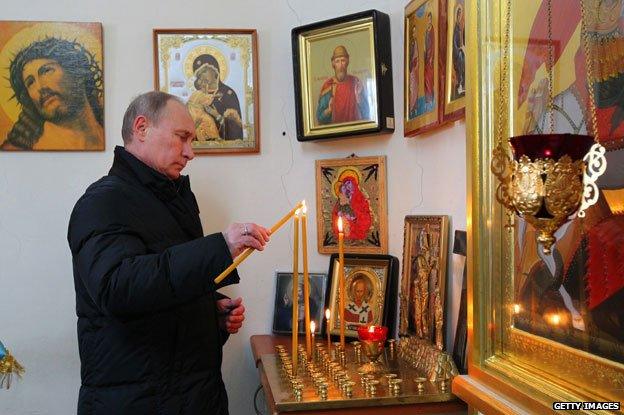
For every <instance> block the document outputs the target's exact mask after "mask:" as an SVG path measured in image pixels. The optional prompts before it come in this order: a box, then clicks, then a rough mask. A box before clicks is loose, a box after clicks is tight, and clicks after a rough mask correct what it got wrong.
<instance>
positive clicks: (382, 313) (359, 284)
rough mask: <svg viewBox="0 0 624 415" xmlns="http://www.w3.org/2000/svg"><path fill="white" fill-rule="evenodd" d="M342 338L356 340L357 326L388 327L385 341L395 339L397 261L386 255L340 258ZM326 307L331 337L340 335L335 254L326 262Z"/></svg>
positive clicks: (348, 255) (336, 256)
mask: <svg viewBox="0 0 624 415" xmlns="http://www.w3.org/2000/svg"><path fill="white" fill-rule="evenodd" d="M344 262H345V265H344V276H345V292H346V297H345V336H346V337H357V336H358V335H357V328H358V327H360V326H370V325H376V326H378V325H383V326H386V327H388V338H389V339H391V338H394V337H395V333H396V331H395V328H394V327H395V325H396V299H397V289H398V273H399V260H398V259H397V258H395V257H393V256H390V255H353V254H345V256H344ZM329 275H330V280H329V286H328V287H327V295H326V298H327V305H326V308H329V309H330V315H331V317H330V325H331V327H329V330H330V334H331V335H337V336H339V335H340V297H339V294H338V291H339V286H340V284H339V281H340V279H339V277H338V254H334V255H332V256H331V258H330V260H329Z"/></svg>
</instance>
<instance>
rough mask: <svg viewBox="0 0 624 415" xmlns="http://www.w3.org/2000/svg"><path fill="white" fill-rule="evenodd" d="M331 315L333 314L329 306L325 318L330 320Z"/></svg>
mask: <svg viewBox="0 0 624 415" xmlns="http://www.w3.org/2000/svg"><path fill="white" fill-rule="evenodd" d="M330 316H331V312H330V311H329V308H328V309H327V310H325V318H326V319H327V320H329V317H330Z"/></svg>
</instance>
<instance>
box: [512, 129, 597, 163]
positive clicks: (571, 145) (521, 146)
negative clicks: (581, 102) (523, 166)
mask: <svg viewBox="0 0 624 415" xmlns="http://www.w3.org/2000/svg"><path fill="white" fill-rule="evenodd" d="M509 142H510V143H511V146H512V147H513V149H514V159H515V160H516V161H517V160H520V157H522V156H527V157H528V158H529V159H531V161H535V160H537V159H545V158H550V159H553V160H555V161H557V160H559V159H560V158H561V157H563V156H564V155H568V156H569V157H570V158H571V159H572V160H581V159H583V157H585V154H587V152H588V151H589V149H590V148H591V146H592V145H593V144H594V137H592V136H589V135H580V134H528V135H519V136H515V137H511V138H510V139H509Z"/></svg>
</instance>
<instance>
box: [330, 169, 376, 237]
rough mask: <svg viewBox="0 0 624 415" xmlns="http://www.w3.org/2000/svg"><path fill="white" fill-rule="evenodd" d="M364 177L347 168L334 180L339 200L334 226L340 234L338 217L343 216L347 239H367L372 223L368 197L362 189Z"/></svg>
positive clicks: (335, 209) (333, 221) (333, 211)
mask: <svg viewBox="0 0 624 415" xmlns="http://www.w3.org/2000/svg"><path fill="white" fill-rule="evenodd" d="M361 180H362V177H361V175H360V174H359V172H358V171H356V170H354V169H350V168H348V169H345V170H343V171H342V172H341V173H340V174H339V175H338V179H337V180H336V181H335V182H334V185H333V192H334V195H335V196H336V198H337V200H336V203H335V205H334V208H333V210H332V228H333V231H334V235H338V225H337V223H338V218H339V217H342V221H343V226H344V228H343V232H344V238H345V241H359V240H366V236H367V234H368V231H369V230H370V227H371V224H372V221H373V220H372V215H371V209H370V203H369V201H368V197H367V196H366V195H365V193H364V192H363V191H362V190H361V189H360V183H361Z"/></svg>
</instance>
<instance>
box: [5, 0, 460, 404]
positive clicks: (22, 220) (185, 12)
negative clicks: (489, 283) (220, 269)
mask: <svg viewBox="0 0 624 415" xmlns="http://www.w3.org/2000/svg"><path fill="white" fill-rule="evenodd" d="M406 3H407V1H406V0H393V1H362V0H348V1H345V0H342V1H335V0H315V1H313V2H310V1H307V0H290V1H289V2H287V1H285V0H264V1H252V0H229V1H227V2H222V1H218V2H217V1H205V0H204V1H198V0H192V1H191V0H181V1H178V2H155V1H148V0H136V1H123V2H122V1H118V0H112V1H111V0H109V1H99V0H98V1H96V0H92V1H87V2H85V1H71V0H56V1H55V2H49V1H43V0H29V1H28V2H23V1H21V2H20V1H11V2H5V3H4V4H3V8H2V9H3V11H2V18H3V19H5V20H61V21H62V20H66V21H67V20H69V21H97V22H102V23H103V26H104V55H105V82H106V126H105V127H106V139H107V143H106V151H105V152H102V153H79V154H78V153H73V154H70V153H0V339H2V341H4V342H5V343H6V345H7V346H8V347H9V348H10V349H11V350H12V351H13V352H14V353H15V354H16V355H17V356H18V357H19V359H20V360H21V361H22V363H23V364H24V365H25V366H26V369H27V372H26V376H25V377H24V378H23V379H22V380H21V381H19V382H17V383H15V384H14V387H13V388H11V390H9V391H0V414H16V415H22V414H23V415H25V414H29V415H30V414H70V413H75V410H76V399H77V392H78V387H79V385H80V377H79V368H80V363H79V360H78V352H77V342H76V316H75V309H74V307H75V305H74V288H73V280H72V271H71V258H70V253H69V250H68V248H67V242H66V230H67V221H68V218H69V214H70V211H71V209H72V207H73V204H74V203H75V201H76V200H77V199H78V197H79V196H80V195H81V194H82V193H83V192H84V190H85V188H86V187H87V186H88V184H90V183H91V182H93V181H94V180H96V179H98V178H99V177H101V176H102V175H104V174H106V172H107V171H108V168H109V166H110V163H111V160H112V151H113V148H114V146H115V145H117V144H120V143H121V138H120V135H119V130H120V127H121V120H122V115H123V111H124V110H125V107H126V105H127V104H128V103H129V101H130V100H131V98H132V97H133V96H135V95H136V94H138V93H140V92H143V91H147V90H149V89H151V88H152V85H153V79H152V76H153V75H152V74H153V69H152V28H155V27H160V28H229V27H233V28H256V29H257V30H258V37H259V56H260V65H259V66H260V103H261V128H262V129H261V135H262V139H261V143H262V149H261V153H260V154H259V155H247V156H221V157H209V156H203V157H197V158H196V159H195V160H194V161H193V162H192V163H191V164H190V165H189V167H188V168H187V173H188V174H190V175H191V178H192V186H193V189H194V191H195V194H196V195H197V198H198V201H199V205H200V208H201V211H202V213H201V217H202V221H203V224H204V230H205V232H206V233H212V232H217V231H221V230H222V229H223V228H224V227H225V226H226V224H228V223H230V222H232V221H256V222H259V223H262V224H265V225H271V224H272V223H273V222H274V221H275V220H276V219H277V218H279V217H281V215H282V214H283V213H284V212H286V211H287V210H288V209H289V208H290V207H291V206H292V205H293V203H294V202H295V201H297V200H300V199H304V198H305V199H307V200H308V201H309V204H310V205H313V204H314V203H313V202H314V200H315V196H314V195H315V182H314V180H315V179H314V161H315V160H316V159H323V158H336V157H344V156H348V155H349V154H351V153H356V154H357V155H359V156H369V155H386V156H387V166H388V214H389V220H388V223H389V250H390V252H389V253H390V254H392V255H395V256H397V257H399V258H402V248H403V218H404V216H405V215H409V214H412V215H413V214H448V215H451V217H452V220H451V235H452V234H453V231H454V229H465V227H466V219H465V214H466V210H465V196H466V192H465V138H464V135H465V127H464V124H463V123H458V124H456V125H454V126H452V127H449V128H445V129H442V130H440V131H437V132H436V133H433V134H430V135H427V136H425V137H419V138H410V139H406V138H404V137H403V129H402V123H401V122H397V130H396V131H395V133H394V134H392V135H385V136H370V137H361V138H352V139H344V140H336V141H332V142H311V143H304V144H301V143H299V142H297V141H296V140H295V113H294V98H293V78H292V58H291V44H290V30H291V29H292V28H293V27H295V26H299V25H302V24H306V23H311V22H315V21H319V20H323V19H328V18H332V17H336V16H340V15H344V14H348V13H353V12H357V11H361V10H366V9H371V8H376V9H378V10H380V11H383V12H385V13H387V14H389V15H390V17H391V30H392V52H393V53H392V57H393V64H394V66H393V77H394V101H395V115H396V119H397V120H401V119H402V115H403V109H402V105H401V103H402V98H403V78H402V76H403V70H402V64H403V8H404V6H405V4H406ZM2 82H4V80H2ZM282 132H286V135H285V136H283V135H282ZM314 221H315V217H314V212H311V215H310V223H311V224H314V223H315V222H314ZM309 229H310V235H309V237H310V244H309V245H310V247H311V248H313V249H311V252H310V253H311V255H310V268H311V270H312V271H321V272H326V271H327V267H328V257H327V256H324V255H319V254H318V253H317V252H316V249H315V246H316V243H315V242H314V241H316V229H315V226H313V225H312V226H309ZM291 239H292V237H291V229H289V227H285V228H284V229H283V230H282V231H280V232H279V233H278V234H276V235H275V236H274V237H273V239H272V241H271V244H270V246H269V247H268V248H267V250H266V251H265V252H263V253H255V254H254V255H253V256H252V257H250V258H249V259H248V260H247V261H246V262H245V263H244V264H243V265H242V266H241V267H240V269H239V271H240V274H241V277H242V283H241V284H240V285H238V286H236V287H233V288H231V289H229V290H228V291H227V293H228V294H230V295H240V296H242V297H243V298H244V302H245V304H246V306H247V310H248V313H247V320H246V321H245V326H244V327H243V329H242V330H241V331H240V332H239V334H238V335H236V336H233V337H232V338H231V339H230V340H229V342H228V343H227V344H226V350H225V361H224V364H223V375H224V378H225V382H226V386H227V388H228V391H229V394H230V410H231V413H232V414H233V415H238V414H249V413H253V407H252V394H253V392H254V391H255V388H256V386H257V385H258V377H257V374H256V369H255V367H254V362H253V360H252V358H251V352H250V347H249V336H251V335H252V334H258V333H269V332H270V330H271V321H272V310H273V298H274V295H275V294H274V289H275V288H274V282H273V277H274V271H275V270H276V269H280V270H288V269H289V268H290V266H291V258H292V252H291V248H290V246H291V245H290V244H291ZM450 240H451V241H452V238H451V239H450ZM449 258H450V257H449ZM460 276H461V274H459V275H458V276H456V277H460ZM449 285H450V289H451V290H452V291H454V292H452V296H453V298H454V300H453V301H452V302H453V303H454V304H453V309H452V311H451V316H454V314H455V313H456V312H457V309H458V304H459V301H458V294H459V290H458V288H457V287H460V285H457V284H449ZM454 330H455V318H454V317H451V321H450V324H449V325H448V330H447V332H448V334H449V335H451V336H452V334H453V333H454ZM447 344H452V342H451V338H450V337H449V338H447Z"/></svg>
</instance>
